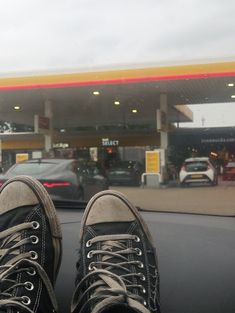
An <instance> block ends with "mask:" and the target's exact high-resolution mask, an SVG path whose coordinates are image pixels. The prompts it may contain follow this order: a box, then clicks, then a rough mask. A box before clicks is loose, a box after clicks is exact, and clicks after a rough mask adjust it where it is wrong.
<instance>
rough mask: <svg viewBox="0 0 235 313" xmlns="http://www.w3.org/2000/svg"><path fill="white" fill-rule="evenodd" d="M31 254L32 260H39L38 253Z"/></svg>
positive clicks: (32, 252)
mask: <svg viewBox="0 0 235 313" xmlns="http://www.w3.org/2000/svg"><path fill="white" fill-rule="evenodd" d="M30 253H31V257H30V259H32V260H37V258H38V254H37V252H35V251H30Z"/></svg>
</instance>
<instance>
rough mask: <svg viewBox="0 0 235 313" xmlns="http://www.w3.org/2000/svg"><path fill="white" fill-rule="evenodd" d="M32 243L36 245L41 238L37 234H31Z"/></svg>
mask: <svg viewBox="0 0 235 313" xmlns="http://www.w3.org/2000/svg"><path fill="white" fill-rule="evenodd" d="M30 239H31V242H32V244H34V245H36V244H37V243H38V242H39V238H38V237H37V236H34V235H33V236H30Z"/></svg>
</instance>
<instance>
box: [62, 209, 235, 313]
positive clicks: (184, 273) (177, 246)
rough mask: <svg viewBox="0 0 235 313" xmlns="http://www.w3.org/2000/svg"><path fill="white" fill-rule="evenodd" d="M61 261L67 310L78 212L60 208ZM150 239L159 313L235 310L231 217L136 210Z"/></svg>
mask: <svg viewBox="0 0 235 313" xmlns="http://www.w3.org/2000/svg"><path fill="white" fill-rule="evenodd" d="M58 214H59V217H60V220H61V224H62V232H63V259H62V264H61V269H60V273H59V276H58V279H57V284H56V295H57V299H58V302H59V308H60V312H63V313H66V312H70V301H71V298H72V294H73V291H74V286H75V285H74V282H75V275H76V268H75V264H76V261H77V253H78V246H79V232H80V221H81V218H82V214H83V211H82V210H73V209H68V210H66V209H59V210H58ZM141 214H142V215H143V217H144V219H145V220H146V222H147V224H148V226H149V228H150V231H151V233H152V236H153V238H154V241H155V245H156V249H157V254H158V260H159V270H160V279H161V283H160V289H161V311H162V313H184V312H185V313H204V312H205V313H210V312H211V313H212V312H213V313H219V312H226V313H230V312H231V313H232V312H233V313H234V312H235V218H233V217H216V216H202V215H190V214H175V213H155V212H141Z"/></svg>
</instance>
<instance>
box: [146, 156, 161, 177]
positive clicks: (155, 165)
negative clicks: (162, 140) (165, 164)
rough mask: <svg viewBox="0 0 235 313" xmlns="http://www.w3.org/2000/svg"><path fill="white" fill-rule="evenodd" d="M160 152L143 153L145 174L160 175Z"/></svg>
mask: <svg viewBox="0 0 235 313" xmlns="http://www.w3.org/2000/svg"><path fill="white" fill-rule="evenodd" d="M160 170H161V167H160V152H159V151H146V152H145V172H146V173H155V174H157V173H160Z"/></svg>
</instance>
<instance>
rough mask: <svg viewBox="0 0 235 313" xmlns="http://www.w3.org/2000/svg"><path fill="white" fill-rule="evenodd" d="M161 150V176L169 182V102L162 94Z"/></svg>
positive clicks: (163, 180) (164, 180)
mask: <svg viewBox="0 0 235 313" xmlns="http://www.w3.org/2000/svg"><path fill="white" fill-rule="evenodd" d="M160 119H161V123H160V124H161V125H160V141H161V142H160V148H161V149H162V152H161V175H162V182H163V183H166V182H167V181H168V174H167V163H168V153H167V149H168V102H167V95H166V94H160Z"/></svg>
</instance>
